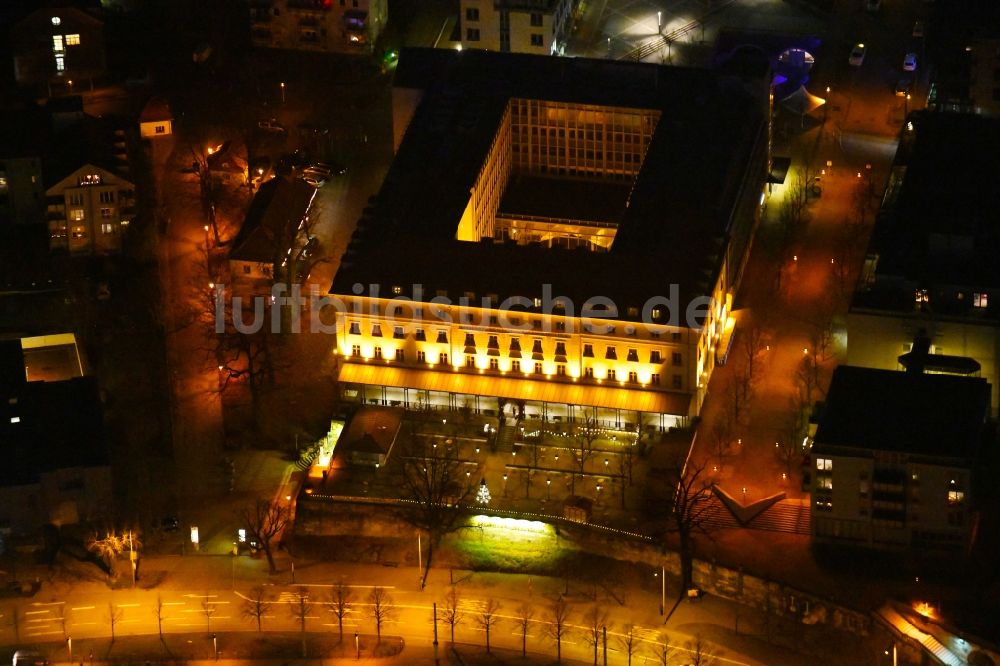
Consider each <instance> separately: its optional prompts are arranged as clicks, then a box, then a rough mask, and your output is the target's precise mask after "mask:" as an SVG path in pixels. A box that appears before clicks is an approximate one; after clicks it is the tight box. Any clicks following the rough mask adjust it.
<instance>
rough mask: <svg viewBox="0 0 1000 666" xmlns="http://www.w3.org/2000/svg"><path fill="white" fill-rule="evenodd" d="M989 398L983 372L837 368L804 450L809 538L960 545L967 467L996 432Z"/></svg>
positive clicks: (970, 524)
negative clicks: (971, 374)
mask: <svg viewBox="0 0 1000 666" xmlns="http://www.w3.org/2000/svg"><path fill="white" fill-rule="evenodd" d="M989 403H990V386H989V384H987V383H986V380H985V379H982V378H972V377H956V376H949V375H942V374H925V373H921V372H919V371H906V372H899V371H895V370H875V369H871V368H857V367H852V366H840V367H838V368H837V369H836V370H835V371H834V374H833V380H832V381H831V383H830V390H829V392H828V394H827V399H826V401H825V403H823V405H822V406H821V408H820V413H819V424H818V427H817V430H816V435H815V437H814V440H813V444H812V449H811V456H810V467H811V489H812V532H813V539H814V540H815V541H818V542H831V543H851V544H856V545H862V546H867V547H874V548H885V549H902V548H909V547H913V548H919V549H922V550H923V551H927V552H931V551H962V550H963V549H966V548H967V547H969V546H970V545H971V544H970V539H971V536H972V534H973V532H974V521H975V515H976V514H975V512H974V510H973V509H974V503H973V499H974V498H973V497H972V490H973V487H974V471H975V469H976V467H977V461H978V460H979V456H980V452H981V448H982V447H983V446H984V445H985V446H992V445H994V444H995V439H996V437H995V435H996V433H995V431H994V430H993V429H992V428H990V427H989V426H988V423H987V422H988V418H989ZM874 405H878V408H877V409H876V408H874V407H873V406H874Z"/></svg>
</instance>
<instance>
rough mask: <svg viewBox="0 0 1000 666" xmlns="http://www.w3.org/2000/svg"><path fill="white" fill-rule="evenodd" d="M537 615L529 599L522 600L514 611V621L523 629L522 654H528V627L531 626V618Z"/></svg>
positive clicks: (525, 655) (523, 655) (524, 655)
mask: <svg viewBox="0 0 1000 666" xmlns="http://www.w3.org/2000/svg"><path fill="white" fill-rule="evenodd" d="M534 616H535V609H534V608H533V607H532V606H531V604H529V603H528V602H527V601H523V602H521V604H520V605H519V606H518V607H517V610H515V611H514V621H515V622H516V623H517V628H518V629H520V631H521V656H522V657H527V656H528V627H530V626H531V618H533V617H534Z"/></svg>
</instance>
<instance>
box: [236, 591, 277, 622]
mask: <svg viewBox="0 0 1000 666" xmlns="http://www.w3.org/2000/svg"><path fill="white" fill-rule="evenodd" d="M270 607H271V600H270V599H269V598H268V596H267V593H266V592H265V591H264V588H263V587H261V586H260V585H258V586H256V587H254V588H253V589H252V590H250V596H249V597H247V598H246V599H244V600H243V605H242V607H241V608H240V615H242V616H243V618H244V619H246V620H253V621H254V622H256V623H257V633H260V632H261V629H262V627H261V621H262V620H263V619H264V614H265V613H267V609H268V608H270Z"/></svg>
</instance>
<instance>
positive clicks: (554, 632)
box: [546, 595, 570, 664]
mask: <svg viewBox="0 0 1000 666" xmlns="http://www.w3.org/2000/svg"><path fill="white" fill-rule="evenodd" d="M569 613H570V609H569V604H568V603H566V599H564V598H563V597H562V595H560V596H559V597H558V598H556V599H553V600H552V603H550V604H549V608H548V622H549V624H548V625H547V626H546V632H547V633H548V635H549V637H550V638H551V639H552V640H554V641H555V643H556V663H559V664H561V663H562V642H563V639H564V638H565V637H566V634H567V633H569Z"/></svg>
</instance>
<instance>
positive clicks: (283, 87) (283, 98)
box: [281, 81, 285, 104]
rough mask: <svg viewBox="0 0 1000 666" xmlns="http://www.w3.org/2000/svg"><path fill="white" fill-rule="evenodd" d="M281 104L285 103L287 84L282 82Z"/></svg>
mask: <svg viewBox="0 0 1000 666" xmlns="http://www.w3.org/2000/svg"><path fill="white" fill-rule="evenodd" d="M281 103H282V104H284V103H285V82H284V81H282V82H281Z"/></svg>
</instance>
